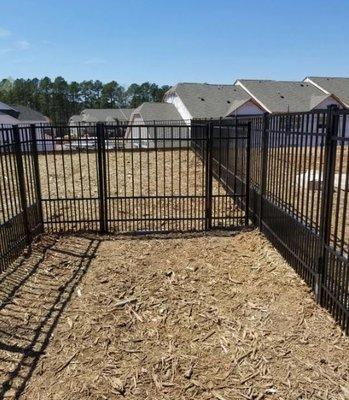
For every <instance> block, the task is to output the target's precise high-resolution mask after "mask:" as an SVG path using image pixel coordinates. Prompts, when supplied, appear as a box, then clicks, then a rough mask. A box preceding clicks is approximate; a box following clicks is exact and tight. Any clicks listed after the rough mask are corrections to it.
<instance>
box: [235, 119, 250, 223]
mask: <svg viewBox="0 0 349 400" xmlns="http://www.w3.org/2000/svg"><path fill="white" fill-rule="evenodd" d="M236 140H237V139H236ZM236 145H237V143H236ZM250 184H251V122H248V124H247V138H246V182H245V225H246V226H248V224H249V214H250Z"/></svg>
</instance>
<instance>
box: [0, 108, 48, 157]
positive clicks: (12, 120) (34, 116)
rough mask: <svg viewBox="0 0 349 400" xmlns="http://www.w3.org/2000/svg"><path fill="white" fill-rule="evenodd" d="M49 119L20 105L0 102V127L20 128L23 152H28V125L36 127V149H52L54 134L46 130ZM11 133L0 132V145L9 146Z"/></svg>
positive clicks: (11, 139) (11, 140) (11, 137)
mask: <svg viewBox="0 0 349 400" xmlns="http://www.w3.org/2000/svg"><path fill="white" fill-rule="evenodd" d="M49 121H50V120H49V118H47V117H45V116H44V115H43V114H41V113H40V112H38V111H35V110H32V109H31V108H29V107H25V106H21V105H7V104H5V103H1V102H0V126H3V127H8V126H12V125H19V126H20V139H21V141H22V142H26V144H23V145H22V148H23V150H24V151H27V150H29V147H30V146H29V142H30V140H29V139H30V131H29V129H28V125H29V124H34V125H36V138H37V148H38V150H39V151H43V150H52V148H53V147H54V136H55V135H54V132H53V131H52V129H48V127H47V126H46V124H47V123H48V122H49ZM12 142H13V133H12V131H9V130H2V131H1V132H0V145H4V144H7V145H8V144H11V143H12Z"/></svg>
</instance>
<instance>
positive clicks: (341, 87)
mask: <svg viewBox="0 0 349 400" xmlns="http://www.w3.org/2000/svg"><path fill="white" fill-rule="evenodd" d="M304 82H307V83H310V84H312V85H314V86H316V87H317V88H318V89H320V90H321V91H322V92H324V93H325V94H328V95H334V96H336V97H337V98H338V99H339V100H340V101H341V102H342V103H343V104H344V105H345V107H346V108H349V78H331V77H315V76H308V77H306V78H305V79H304Z"/></svg>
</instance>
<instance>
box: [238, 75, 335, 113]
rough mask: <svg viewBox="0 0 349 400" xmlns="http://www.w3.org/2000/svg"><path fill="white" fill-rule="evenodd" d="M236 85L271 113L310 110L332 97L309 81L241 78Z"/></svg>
mask: <svg viewBox="0 0 349 400" xmlns="http://www.w3.org/2000/svg"><path fill="white" fill-rule="evenodd" d="M236 85H241V86H242V87H243V88H244V89H245V90H246V91H247V92H248V93H250V95H251V96H252V97H253V98H254V99H255V100H256V101H257V102H258V103H260V104H261V105H262V106H264V108H266V110H267V111H269V112H271V113H284V112H300V111H310V110H312V109H314V108H315V107H316V106H317V105H319V104H320V103H321V102H323V101H324V100H326V99H327V98H329V97H331V96H330V95H329V94H326V93H324V92H323V91H322V90H320V89H319V88H317V87H315V86H314V85H312V84H310V83H308V82H297V81H273V80H255V79H239V80H237V81H236Z"/></svg>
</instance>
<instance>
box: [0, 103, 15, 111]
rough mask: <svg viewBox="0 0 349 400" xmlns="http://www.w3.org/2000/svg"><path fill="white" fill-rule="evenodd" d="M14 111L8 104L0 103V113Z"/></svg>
mask: <svg viewBox="0 0 349 400" xmlns="http://www.w3.org/2000/svg"><path fill="white" fill-rule="evenodd" d="M7 110H8V111H16V110H14V109H13V108H12V107H10V106H9V105H8V104H5V103H3V102H2V101H0V111H7Z"/></svg>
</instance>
